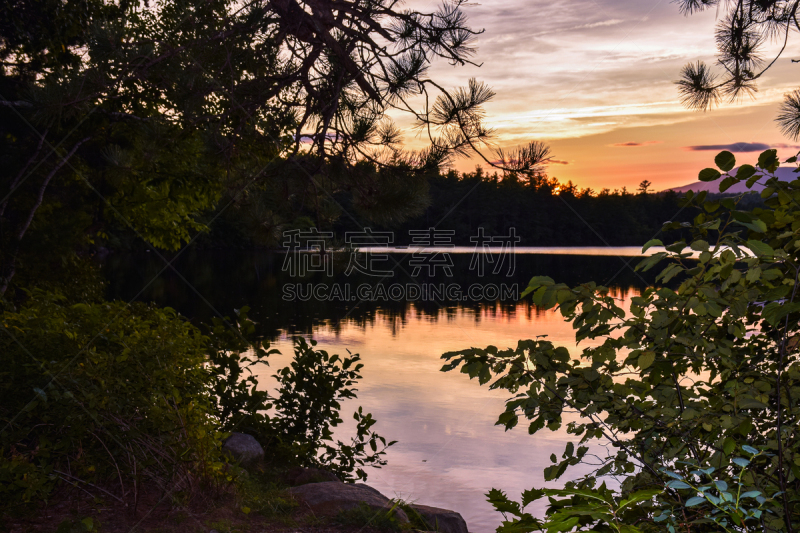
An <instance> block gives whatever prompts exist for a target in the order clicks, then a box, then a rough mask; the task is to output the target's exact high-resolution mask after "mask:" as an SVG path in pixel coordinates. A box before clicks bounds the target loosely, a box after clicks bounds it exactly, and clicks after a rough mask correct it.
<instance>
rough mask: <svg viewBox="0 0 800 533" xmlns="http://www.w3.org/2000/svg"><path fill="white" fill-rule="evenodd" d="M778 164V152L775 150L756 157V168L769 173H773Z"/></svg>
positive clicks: (766, 151)
mask: <svg viewBox="0 0 800 533" xmlns="http://www.w3.org/2000/svg"><path fill="white" fill-rule="evenodd" d="M780 164H781V162H780V160H779V159H778V151H777V150H775V149H771V150H765V151H763V152H761V155H759V156H758V166H759V167H761V168H763V169H764V170H767V171H769V172H775V170H776V169H777V168H778V166H779V165H780Z"/></svg>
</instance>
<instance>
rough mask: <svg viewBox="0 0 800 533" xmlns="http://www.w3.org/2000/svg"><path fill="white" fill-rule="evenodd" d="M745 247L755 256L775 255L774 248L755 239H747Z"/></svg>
mask: <svg viewBox="0 0 800 533" xmlns="http://www.w3.org/2000/svg"><path fill="white" fill-rule="evenodd" d="M747 247H748V248H749V249H750V251H751V252H753V253H754V254H755V255H756V256H757V257H763V256H769V257H772V256H773V255H775V250H773V249H772V247H771V246H770V245H769V244H767V243H765V242H761V241H757V240H755V239H750V240H749V241H747Z"/></svg>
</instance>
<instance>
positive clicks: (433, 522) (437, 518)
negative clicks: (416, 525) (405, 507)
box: [411, 504, 469, 533]
mask: <svg viewBox="0 0 800 533" xmlns="http://www.w3.org/2000/svg"><path fill="white" fill-rule="evenodd" d="M411 508H412V509H414V510H415V511H416V512H418V513H419V515H420V516H421V517H422V518H423V519H424V520H425V522H427V524H428V527H429V528H430V529H431V530H432V531H438V532H439V533H469V532H468V530H467V523H466V522H465V521H464V519H463V518H462V517H461V515H460V514H458V513H457V512H455V511H450V510H449V509H439V508H438V507H428V506H427V505H416V504H413V505H411Z"/></svg>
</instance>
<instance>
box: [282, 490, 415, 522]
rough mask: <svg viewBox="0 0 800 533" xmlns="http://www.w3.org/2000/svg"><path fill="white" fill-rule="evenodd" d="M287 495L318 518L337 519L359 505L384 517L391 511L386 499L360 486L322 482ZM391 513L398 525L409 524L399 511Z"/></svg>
mask: <svg viewBox="0 0 800 533" xmlns="http://www.w3.org/2000/svg"><path fill="white" fill-rule="evenodd" d="M289 492H290V493H291V494H292V496H294V497H295V498H297V499H298V500H300V501H301V502H302V503H303V504H304V506H305V507H306V508H308V509H310V510H311V511H312V512H313V513H314V514H315V515H317V516H336V515H337V514H339V513H340V512H342V511H347V510H349V509H354V508H356V507H358V506H359V505H360V504H361V503H362V502H363V503H365V504H366V505H367V506H368V507H370V508H371V509H374V510H375V511H376V512H384V513H385V512H387V511H389V509H391V508H392V502H391V501H390V500H389V498H387V497H386V496H384V495H383V494H381V493H380V492H378V491H377V490H375V489H373V488H372V487H369V486H367V485H364V484H363V483H355V484H349V483H342V482H340V481H325V482H322V483H309V484H307V485H300V486H299V487H292V488H291V489H289ZM394 512H395V518H397V520H398V522H401V523H408V516H407V515H406V513H405V512H403V510H402V509H395V511H394Z"/></svg>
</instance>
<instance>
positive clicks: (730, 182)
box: [719, 176, 739, 192]
mask: <svg viewBox="0 0 800 533" xmlns="http://www.w3.org/2000/svg"><path fill="white" fill-rule="evenodd" d="M737 183H739V179H738V178H734V177H733V176H728V177H727V178H725V179H724V180H722V181H721V182H720V183H719V192H725V191H727V190H728V189H730V188H731V187H733V186H734V185H736V184H737Z"/></svg>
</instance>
